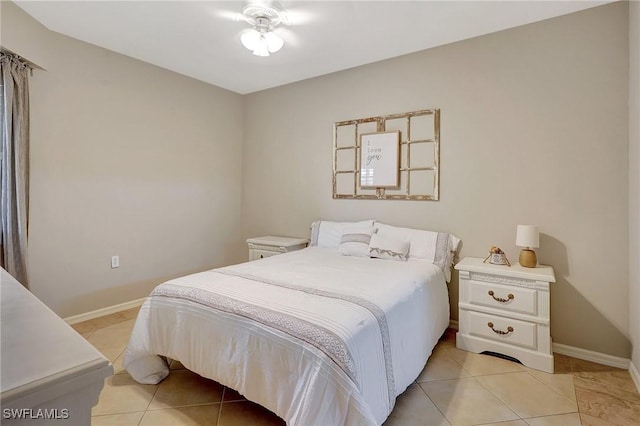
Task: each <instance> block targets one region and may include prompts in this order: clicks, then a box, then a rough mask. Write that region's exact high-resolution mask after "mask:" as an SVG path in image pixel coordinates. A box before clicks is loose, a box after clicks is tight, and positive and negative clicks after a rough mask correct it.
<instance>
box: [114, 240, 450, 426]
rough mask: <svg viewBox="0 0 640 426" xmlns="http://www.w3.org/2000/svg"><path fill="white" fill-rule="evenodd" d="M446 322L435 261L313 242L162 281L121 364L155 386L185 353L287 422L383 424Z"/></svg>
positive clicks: (195, 366) (195, 365)
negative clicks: (355, 252)
mask: <svg viewBox="0 0 640 426" xmlns="http://www.w3.org/2000/svg"><path fill="white" fill-rule="evenodd" d="M448 323H449V300H448V292H447V287H446V283H445V277H444V274H443V271H442V270H441V269H440V268H438V267H436V266H435V265H433V264H431V263H429V262H426V261H411V260H410V261H404V262H402V261H393V260H387V259H371V258H363V257H352V256H342V255H340V254H338V253H337V252H336V250H335V249H331V248H321V247H308V248H306V249H303V250H299V251H295V252H291V253H286V254H282V255H278V256H273V257H269V258H266V259H262V260H259V261H254V262H248V263H243V264H239V265H233V266H229V267H225V268H219V269H213V270H210V271H205V272H201V273H197V274H193V275H189V276H186V277H182V278H179V279H175V280H171V281H168V282H166V283H163V284H161V285H159V286H158V287H157V288H156V289H155V290H154V291H153V292H152V293H151V295H150V296H149V297H148V298H147V299H146V301H145V302H144V304H143V306H142V307H141V309H140V312H139V314H138V318H137V320H136V323H135V325H134V328H133V331H132V334H131V338H130V341H129V344H128V346H127V349H126V351H125V357H124V367H125V369H126V370H127V371H128V372H129V374H130V375H131V376H132V377H133V378H134V379H135V380H136V381H138V382H140V383H150V384H155V383H158V382H160V381H161V380H163V379H164V378H165V377H166V376H167V375H168V374H169V369H168V366H167V363H166V361H165V359H164V358H163V357H167V358H170V359H176V360H179V361H180V362H181V363H182V364H183V365H184V366H185V367H186V368H188V369H190V370H192V371H194V372H196V373H198V374H200V375H201V376H204V377H207V378H210V379H213V380H216V381H217V382H219V383H221V384H223V385H225V386H228V387H230V388H233V389H235V390H237V391H238V392H240V393H241V394H242V395H244V396H245V397H246V398H247V399H249V400H251V401H254V402H256V403H258V404H260V405H262V406H264V407H266V408H268V409H269V410H271V411H273V412H274V413H276V414H277V415H279V416H280V417H282V418H283V419H284V420H285V421H286V422H287V424H289V425H342V424H349V425H375V424H377V425H379V424H382V423H383V422H384V421H385V420H386V418H387V417H388V415H389V414H390V413H391V411H392V410H393V406H394V403H395V399H396V397H397V396H398V395H399V394H401V393H402V392H403V391H404V390H405V389H406V388H407V387H408V386H409V385H410V384H411V383H412V382H413V381H414V380H415V379H416V377H417V376H418V374H419V373H420V372H421V370H422V369H423V368H424V366H425V364H426V361H427V359H428V357H429V355H430V354H431V351H432V350H433V348H434V346H435V345H436V343H437V341H438V339H439V337H440V336H441V335H442V333H443V332H444V330H445V329H446V327H447V326H448Z"/></svg>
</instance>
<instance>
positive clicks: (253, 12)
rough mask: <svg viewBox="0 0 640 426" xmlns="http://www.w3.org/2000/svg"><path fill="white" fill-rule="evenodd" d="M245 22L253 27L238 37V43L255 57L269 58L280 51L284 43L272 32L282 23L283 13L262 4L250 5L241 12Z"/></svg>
mask: <svg viewBox="0 0 640 426" xmlns="http://www.w3.org/2000/svg"><path fill="white" fill-rule="evenodd" d="M242 15H243V16H244V19H245V21H247V22H248V23H249V24H251V25H253V28H251V29H247V30H245V31H244V32H243V33H242V36H240V41H241V42H242V44H243V45H244V47H246V48H247V49H249V50H251V51H252V52H253V54H254V55H256V56H269V54H271V53H275V52H277V51H278V50H280V49H282V46H283V45H284V41H283V40H282V39H281V38H280V37H279V36H278V35H277V34H276V33H274V32H273V28H275V27H276V26H277V25H278V24H280V23H281V22H282V21H283V12H281V11H280V10H278V9H276V8H274V7H270V6H267V5H263V4H250V5H248V6H247V7H245V8H244V9H243V10H242Z"/></svg>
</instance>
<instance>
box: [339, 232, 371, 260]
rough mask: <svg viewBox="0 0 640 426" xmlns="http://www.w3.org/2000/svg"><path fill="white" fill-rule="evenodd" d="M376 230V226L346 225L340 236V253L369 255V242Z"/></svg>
mask: <svg viewBox="0 0 640 426" xmlns="http://www.w3.org/2000/svg"><path fill="white" fill-rule="evenodd" d="M374 232H376V228H374V227H372V226H371V227H362V226H355V227H353V226H352V227H345V228H344V230H343V231H342V237H341V238H340V245H339V246H338V253H340V254H342V255H345V256H358V257H368V256H369V242H370V241H371V235H373V233H374Z"/></svg>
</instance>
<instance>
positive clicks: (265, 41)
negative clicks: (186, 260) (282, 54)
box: [240, 29, 284, 56]
mask: <svg viewBox="0 0 640 426" xmlns="http://www.w3.org/2000/svg"><path fill="white" fill-rule="evenodd" d="M240 41H241V42H242V45H243V46H244V47H246V48H247V49H249V50H251V51H252V52H253V54H254V55H256V56H269V53H275V52H277V51H278V50H280V49H282V46H283V45H284V41H283V40H282V39H281V38H280V37H278V36H277V35H276V34H275V33H273V32H272V31H267V32H260V31H258V30H254V29H249V30H245V31H244V32H243V33H242V35H241V36H240Z"/></svg>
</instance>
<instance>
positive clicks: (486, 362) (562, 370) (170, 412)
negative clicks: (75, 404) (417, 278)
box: [73, 309, 640, 426]
mask: <svg viewBox="0 0 640 426" xmlns="http://www.w3.org/2000/svg"><path fill="white" fill-rule="evenodd" d="M136 315H137V309H132V310H129V311H125V312H120V313H117V314H112V315H108V316H105V317H101V318H96V319H94V320H91V321H86V322H83V323H79V324H75V325H73V327H74V328H75V329H76V330H77V331H78V332H79V333H80V334H82V335H83V336H84V337H85V338H86V339H87V340H88V341H89V342H91V343H92V344H93V345H94V346H95V347H96V348H97V349H99V350H100V351H101V352H102V353H103V354H104V355H105V356H106V357H107V358H109V359H110V360H111V362H112V363H113V365H114V369H115V375H113V376H112V377H110V378H108V379H107V380H106V382H105V387H104V389H103V391H102V394H101V395H100V400H99V402H98V404H97V405H96V406H95V407H94V408H93V411H92V416H93V417H92V425H94V426H103V425H112V426H115V425H139V426H162V425H170V426H180V425H214V426H216V425H217V426H246V425H252V426H253V425H256V426H261V425H283V424H284V422H283V421H282V420H281V419H280V418H278V417H277V416H275V415H274V414H272V413H271V412H269V411H268V410H266V409H264V408H262V407H260V406H259V405H257V404H254V403H252V402H249V401H247V400H246V399H244V398H243V397H242V396H241V395H239V394H238V393H237V392H235V391H234V390H232V389H229V388H226V387H224V386H222V385H220V384H218V383H216V382H214V381H212V380H208V379H205V378H202V377H200V376H198V375H197V374H195V373H192V372H190V371H189V370H187V369H185V368H184V367H183V366H182V365H181V364H180V363H178V362H173V363H172V365H171V369H172V371H171V374H169V377H167V379H165V380H164V381H163V382H161V383H160V384H158V385H141V384H138V383H136V382H135V381H134V380H133V379H132V378H131V377H130V376H129V374H127V372H126V371H124V370H123V368H122V356H123V352H124V348H125V346H126V345H127V342H128V339H129V334H130V333H131V329H132V327H133V324H134V321H135V317H136ZM555 365H556V374H547V373H544V372H540V371H537V370H532V369H529V368H527V367H524V366H522V365H520V364H518V363H514V362H511V361H507V360H503V359H500V358H496V357H492V356H488V355H479V354H473V353H470V352H465V351H461V350H459V349H457V348H456V347H455V332H454V331H453V330H448V331H447V332H446V333H445V335H444V336H443V338H442V339H441V341H440V342H439V343H438V345H437V346H436V348H435V350H434V353H433V355H432V356H431V358H430V359H429V362H428V363H427V366H426V368H425V369H424V371H423V372H422V373H421V374H420V376H419V377H418V379H417V380H416V382H415V383H414V384H412V385H411V386H410V387H409V389H407V391H406V392H405V393H404V394H402V395H401V396H400V397H399V398H398V400H397V402H396V407H395V409H394V410H393V412H392V413H391V415H390V416H389V419H388V420H387V421H386V423H385V426H413V425H416V426H418V425H419V426H438V425H480V424H482V425H489V426H490V425H496V426H497V425H500V426H516V425H517V426H526V425H531V426H573V425H585V426H611V425H623V426H626V425H629V426H631V425H640V395H639V394H638V392H637V390H636V388H635V386H634V384H633V381H632V380H631V377H630V375H629V372H628V371H625V370H620V369H617V368H612V367H607V366H603V365H600V364H594V363H590V362H587V361H582V360H578V359H575V358H570V357H566V356H562V355H558V354H555ZM319 426H325V425H319ZM327 426H333V425H327Z"/></svg>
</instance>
